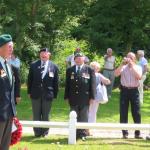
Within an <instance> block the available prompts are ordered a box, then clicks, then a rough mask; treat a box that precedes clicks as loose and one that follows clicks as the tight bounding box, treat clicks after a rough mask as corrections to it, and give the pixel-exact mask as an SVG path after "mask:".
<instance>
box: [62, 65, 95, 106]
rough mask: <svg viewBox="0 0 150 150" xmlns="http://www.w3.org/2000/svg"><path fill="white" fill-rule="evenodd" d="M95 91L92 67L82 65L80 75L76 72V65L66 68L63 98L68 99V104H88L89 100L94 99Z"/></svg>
mask: <svg viewBox="0 0 150 150" xmlns="http://www.w3.org/2000/svg"><path fill="white" fill-rule="evenodd" d="M95 92H96V85H95V73H94V70H93V69H91V68H90V67H89V66H87V65H84V66H83V67H82V69H81V71H80V75H77V73H76V66H73V67H70V68H68V69H67V71H66V84H65V95H64V99H68V100H69V103H70V105H72V106H74V105H89V100H90V99H95Z"/></svg>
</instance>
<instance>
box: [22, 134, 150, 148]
mask: <svg viewBox="0 0 150 150" xmlns="http://www.w3.org/2000/svg"><path fill="white" fill-rule="evenodd" d="M21 142H26V143H28V142H29V143H32V144H39V143H40V144H41V145H42V144H61V145H68V138H67V137H65V136H59V137H58V138H57V137H56V136H55V137H53V136H52V137H51V136H49V137H46V138H35V137H34V136H30V135H29V136H24V137H23V138H22V140H21ZM77 145H89V146H90V145H91V146H92V145H113V146H121V145H130V146H136V147H139V148H146V149H148V148H149V147H150V142H149V141H146V140H144V139H143V140H138V139H120V138H107V139H106V138H88V139H87V140H86V141H82V140H78V141H77Z"/></svg>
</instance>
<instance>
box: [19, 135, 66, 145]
mask: <svg viewBox="0 0 150 150" xmlns="http://www.w3.org/2000/svg"><path fill="white" fill-rule="evenodd" d="M21 142H29V143H32V144H39V143H40V144H57V143H58V142H59V143H60V144H63V145H66V144H68V143H67V142H68V139H67V137H60V136H59V138H56V137H55V138H53V137H50V136H48V137H46V138H43V137H41V138H36V137H34V136H24V137H22V139H21Z"/></svg>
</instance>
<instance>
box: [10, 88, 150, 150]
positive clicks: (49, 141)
mask: <svg viewBox="0 0 150 150" xmlns="http://www.w3.org/2000/svg"><path fill="white" fill-rule="evenodd" d="M141 113H142V123H150V92H149V91H145V95H144V104H143V106H142V107H141ZM17 114H18V118H19V119H20V120H32V110H31V100H30V99H29V98H28V97H27V94H26V88H22V102H21V103H20V104H19V105H18V106H17ZM68 115H69V106H68V104H67V103H65V102H64V100H63V89H61V90H60V92H59V95H58V98H57V99H56V100H55V101H54V102H53V106H52V110H51V116H50V119H51V120H52V121H68ZM97 122H114V123H115V122H116V123H118V122H119V91H118V90H114V91H113V95H112V98H111V99H110V101H109V103H108V104H105V105H101V106H100V107H99V111H98V115H97ZM132 122H133V121H132V117H131V113H129V123H132ZM24 148H28V150H38V149H39V150H70V149H71V150H92V149H93V150H113V149H114V150H115V149H118V150H128V149H131V150H148V149H150V142H149V141H145V140H135V139H128V140H122V139H102V138H101V139H95V138H90V139H88V140H87V141H86V142H82V141H80V140H79V141H77V145H75V146H71V145H68V144H67V137H66V136H60V135H58V136H49V137H47V138H39V139H37V138H34V137H33V136H31V135H24V136H23V138H22V140H21V142H20V143H19V144H17V145H15V146H13V147H12V148H11V150H24ZM26 150H27V149H26Z"/></svg>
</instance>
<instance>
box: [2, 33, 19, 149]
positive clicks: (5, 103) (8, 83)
mask: <svg viewBox="0 0 150 150" xmlns="http://www.w3.org/2000/svg"><path fill="white" fill-rule="evenodd" d="M12 52H13V42H12V38H11V35H9V34H3V35H1V36H0V150H8V149H9V145H10V140H11V129H12V119H13V117H14V116H15V115H16V110H15V100H14V97H15V96H14V76H13V73H12V68H11V66H10V65H9V64H8V63H7V59H8V58H9V57H10V55H11V54H12Z"/></svg>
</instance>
